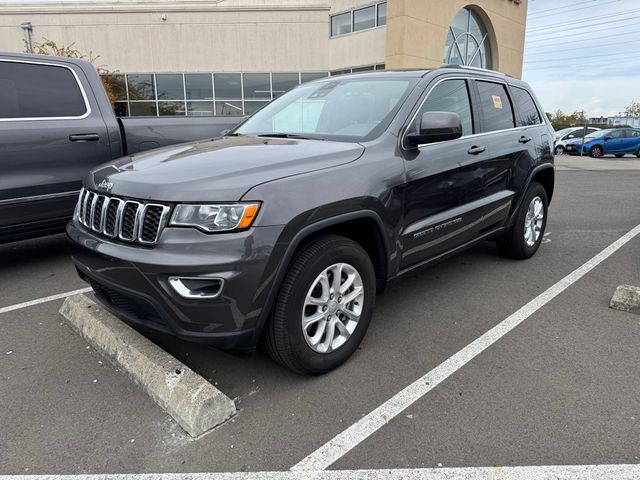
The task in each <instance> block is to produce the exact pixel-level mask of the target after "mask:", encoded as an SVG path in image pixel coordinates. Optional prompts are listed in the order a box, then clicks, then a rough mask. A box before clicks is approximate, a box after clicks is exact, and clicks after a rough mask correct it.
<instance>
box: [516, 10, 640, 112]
mask: <svg viewBox="0 0 640 480" xmlns="http://www.w3.org/2000/svg"><path fill="white" fill-rule="evenodd" d="M523 79H524V80H526V81H527V82H529V83H530V84H531V85H532V86H533V88H534V90H535V92H536V94H537V95H538V97H539V98H540V101H541V102H542V105H543V106H544V108H545V109H546V110H547V111H555V110H557V109H560V110H562V111H565V112H568V113H570V112H573V111H576V110H584V111H585V112H586V113H587V114H588V115H589V116H592V117H594V116H599V115H605V116H609V115H617V114H618V112H621V111H623V110H624V107H625V106H626V105H628V104H630V103H631V101H632V100H636V101H640V88H638V87H639V86H640V82H639V80H640V1H638V0H529V12H528V18H527V37H526V42H525V49H524V72H523Z"/></svg>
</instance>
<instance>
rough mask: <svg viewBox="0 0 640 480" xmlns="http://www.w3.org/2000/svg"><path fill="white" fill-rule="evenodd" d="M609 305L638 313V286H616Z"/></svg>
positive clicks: (639, 297)
mask: <svg viewBox="0 0 640 480" xmlns="http://www.w3.org/2000/svg"><path fill="white" fill-rule="evenodd" d="M609 306H610V307H611V308H615V309H616V310H622V311H623V312H631V313H637V314H638V315H640V288H639V287H633V286H631V285H620V286H618V288H616V291H615V292H613V297H612V298H611V303H610V304H609Z"/></svg>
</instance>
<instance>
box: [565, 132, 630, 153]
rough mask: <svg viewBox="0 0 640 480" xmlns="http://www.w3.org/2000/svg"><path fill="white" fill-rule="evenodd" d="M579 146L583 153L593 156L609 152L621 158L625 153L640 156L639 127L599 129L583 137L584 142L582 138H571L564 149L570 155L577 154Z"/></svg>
mask: <svg viewBox="0 0 640 480" xmlns="http://www.w3.org/2000/svg"><path fill="white" fill-rule="evenodd" d="M581 147H582V148H583V152H582V153H583V155H589V156H591V157H594V158H598V157H602V156H603V155H609V154H613V155H615V156H616V157H617V158H621V157H622V156H624V155H625V154H626V153H630V154H633V155H635V156H637V157H638V158H640V129H637V128H614V129H611V130H600V131H599V132H594V133H591V134H589V135H587V136H586V137H584V144H583V139H577V140H572V141H571V142H569V143H568V144H567V146H566V151H567V153H569V154H571V155H579V154H580V148H581Z"/></svg>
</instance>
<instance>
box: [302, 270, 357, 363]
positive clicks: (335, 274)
mask: <svg viewBox="0 0 640 480" xmlns="http://www.w3.org/2000/svg"><path fill="white" fill-rule="evenodd" d="M363 306H364V286H363V285H362V277H361V276H360V273H358V270H356V269H355V268H354V267H353V266H351V265H349V264H348V263H334V264H333V265H331V266H330V267H327V268H325V269H324V270H323V271H322V272H321V273H320V274H319V275H318V276H317V277H316V279H315V280H314V281H313V283H312V284H311V287H310V288H309V291H308V293H307V296H306V297H305V300H304V306H303V308H302V333H303V336H304V339H305V341H306V342H307V345H309V347H310V348H311V349H312V350H313V351H315V352H317V353H331V352H335V351H336V350H338V349H339V348H340V347H342V346H343V345H344V344H345V343H346V342H347V340H349V338H350V337H351V335H352V334H353V332H354V331H355V330H356V328H357V326H358V322H359V321H360V317H361V315H362V308H363Z"/></svg>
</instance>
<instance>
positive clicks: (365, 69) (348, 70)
mask: <svg viewBox="0 0 640 480" xmlns="http://www.w3.org/2000/svg"><path fill="white" fill-rule="evenodd" d="M384 67H385V64H384V63H379V64H377V65H363V66H361V67H352V68H344V69H342V70H333V71H332V72H331V76H332V77H335V76H336V75H345V74H347V73H358V72H370V71H372V70H384Z"/></svg>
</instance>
